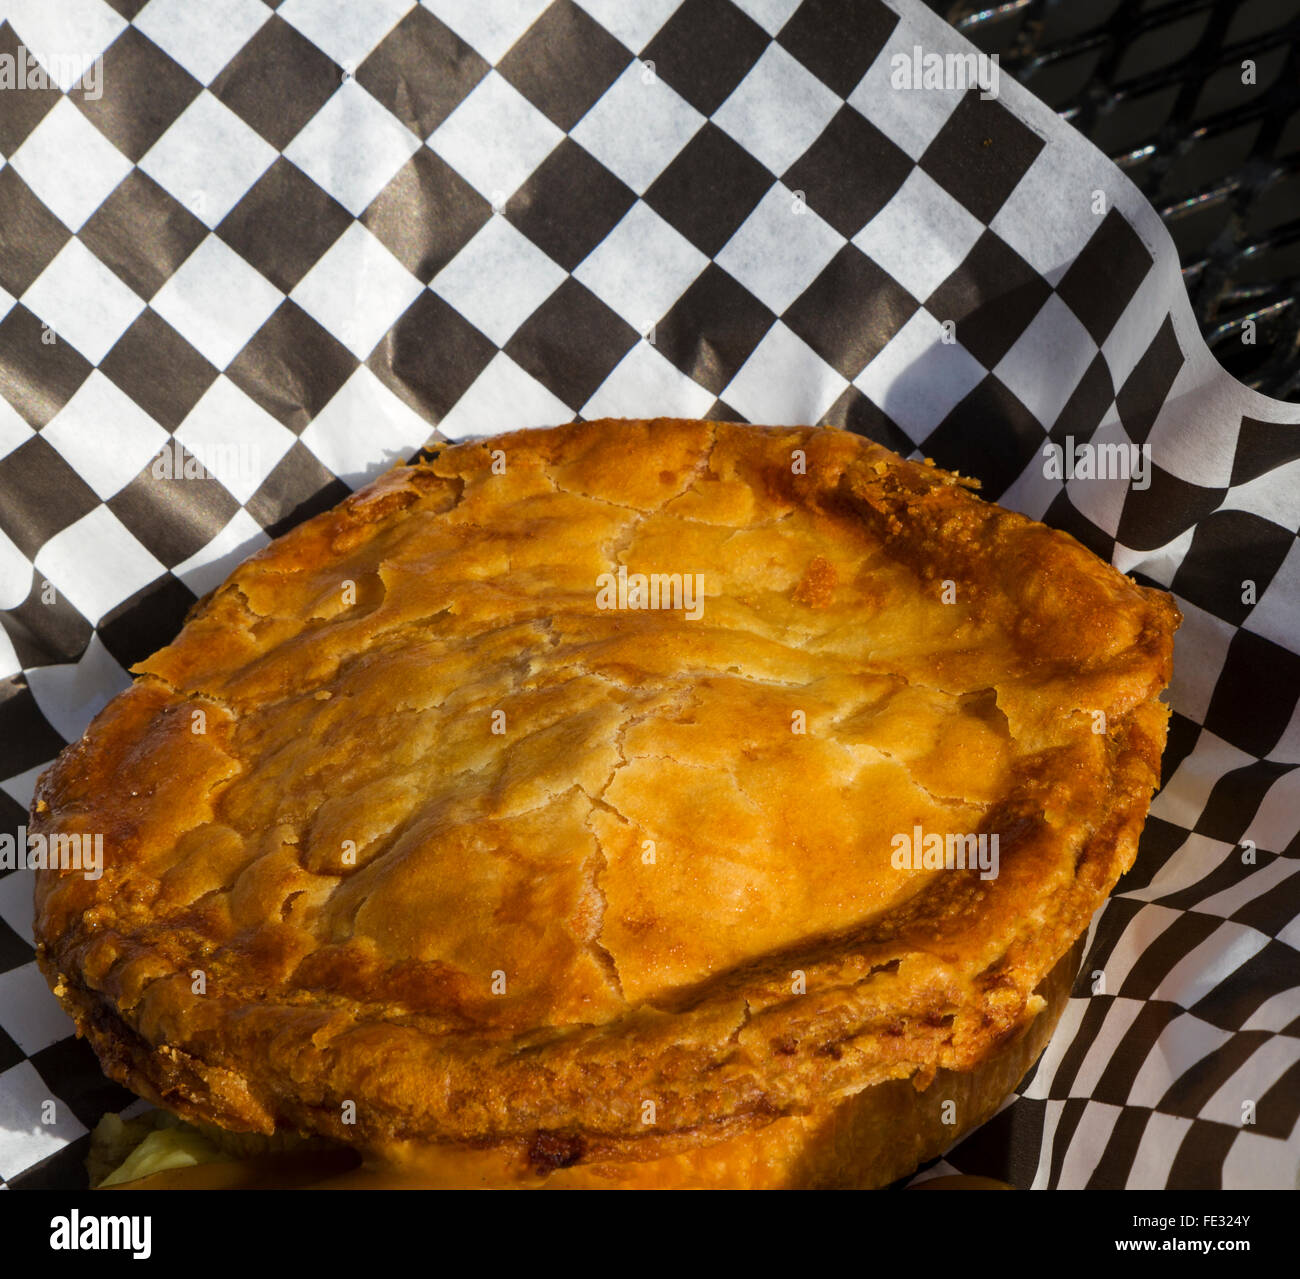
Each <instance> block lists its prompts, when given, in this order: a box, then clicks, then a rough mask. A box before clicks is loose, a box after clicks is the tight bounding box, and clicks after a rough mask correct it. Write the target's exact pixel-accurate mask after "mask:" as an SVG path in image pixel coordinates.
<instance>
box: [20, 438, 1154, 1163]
mask: <svg viewBox="0 0 1300 1279" xmlns="http://www.w3.org/2000/svg"><path fill="white" fill-rule="evenodd" d="M971 487H972V482H971V481H969V480H965V479H961V478H959V477H957V476H954V475H950V474H947V473H945V472H943V471H940V470H937V469H935V468H934V467H933V466H931V465H929V464H920V463H912V462H907V461H904V460H902V459H901V458H899V457H898V456H896V455H895V454H893V453H891V452H889V451H887V450H886V449H884V448H881V447H879V446H878V445H876V444H873V443H871V442H869V441H867V440H865V439H862V438H860V437H858V436H855V435H853V434H850V433H848V432H844V431H839V430H834V429H825V428H821V429H817V428H812V429H809V428H760V427H751V426H740V425H732V424H727V423H712V422H699V421H674V420H656V421H598V422H588V423H580V424H573V425H570V426H566V427H560V428H556V429H553V430H530V431H521V432H517V433H515V434H510V435H503V436H499V437H496V438H493V439H489V440H486V441H483V442H478V443H465V444H461V445H457V446H454V447H448V448H446V449H445V450H444V451H442V452H441V453H440V454H439V455H437V456H436V457H434V458H433V459H432V460H430V461H426V462H422V463H420V464H418V465H414V466H406V467H398V468H396V469H394V470H392V471H390V472H388V473H387V474H386V475H384V476H382V477H381V478H380V479H379V480H377V481H376V482H375V483H373V484H371V485H370V486H369V487H367V488H365V489H363V490H361V491H360V492H358V493H356V494H354V495H353V496H351V497H349V498H348V499H347V500H346V501H344V502H343V503H341V504H340V505H339V506H338V507H336V508H335V509H333V510H331V511H329V512H326V513H325V514H322V515H319V516H317V517H315V518H314V519H311V520H308V521H307V522H306V523H304V524H302V525H301V526H300V527H298V528H296V529H294V530H293V531H292V532H290V533H288V534H287V535H285V536H284V537H282V538H280V539H278V540H277V541H275V542H273V543H272V544H271V545H269V546H268V547H266V548H265V549H264V550H262V551H260V552H259V553H258V554H256V555H254V556H253V557H252V558H251V559H249V560H247V561H246V562H245V563H244V564H242V565H241V566H240V567H239V568H238V569H236V570H235V572H234V573H232V574H231V576H230V577H229V578H228V579H227V581H226V582H225V583H224V584H223V585H222V586H221V587H219V588H218V589H217V590H215V591H214V592H213V593H212V594H211V595H209V596H208V597H207V598H205V599H204V600H202V601H200V602H199V604H197V605H196V606H195V608H194V610H193V611H192V613H191V614H190V617H189V619H188V620H187V622H186V625H185V627H184V629H183V630H182V631H181V633H180V635H179V636H178V637H177V639H176V640H175V642H174V643H172V644H170V645H168V646H167V647H166V648H164V649H162V650H161V651H159V652H158V653H156V654H154V655H153V656H152V657H151V658H149V659H148V660H147V661H144V662H142V663H140V664H139V665H138V666H137V667H135V668H134V670H135V674H136V677H137V678H136V679H135V682H134V683H133V685H132V686H131V687H130V688H129V689H127V690H126V691H125V692H124V693H122V694H121V695H120V696H119V697H117V698H116V699H115V700H114V701H112V702H111V703H110V704H109V705H108V706H107V707H106V708H105V709H104V711H103V712H101V713H100V715H99V716H98V717H97V718H96V719H95V720H94V722H93V723H92V724H91V726H90V728H89V729H88V730H87V732H86V734H85V736H84V737H83V738H82V739H81V741H79V742H77V743H76V744H74V745H73V746H71V747H69V748H68V749H67V750H66V751H65V752H64V753H63V755H61V756H60V758H59V759H58V761H57V762H56V763H55V764H54V766H53V767H52V768H51V769H50V770H49V771H48V772H47V773H46V774H45V775H44V777H43V778H42V780H41V782H40V784H39V787H38V789H37V793H36V797H35V799H34V801H33V813H32V829H33V830H34V831H36V832H40V833H44V834H46V835H53V834H64V835H69V834H94V833H102V835H103V840H104V867H103V873H102V876H101V877H100V878H98V879H91V878H87V877H86V876H85V875H83V874H80V873H78V872H76V871H75V870H64V871H55V870H51V871H46V872H43V873H41V874H40V876H39V878H38V884H37V894H36V901H37V923H36V932H37V939H38V947H39V948H38V958H39V961H40V964H41V967H42V970H43V971H44V972H45V974H46V976H47V978H48V979H49V981H50V983H51V985H52V986H53V988H54V990H55V993H56V994H57V995H58V997H59V998H60V1000H61V1001H62V1002H63V1005H64V1007H65V1008H67V1010H68V1011H69V1012H70V1013H71V1014H72V1016H73V1017H74V1018H75V1019H76V1022H77V1026H78V1028H79V1030H80V1031H81V1032H82V1033H84V1034H85V1035H86V1036H87V1037H88V1038H89V1040H90V1042H91V1044H92V1045H93V1046H94V1048H95V1051H96V1052H97V1053H98V1055H99V1058H100V1060H101V1062H102V1063H103V1066H104V1069H105V1070H106V1072H107V1073H108V1074H109V1075H110V1076H112V1077H113V1078H114V1079H116V1080H119V1081H121V1082H122V1083H124V1084H126V1085H127V1086H129V1087H131V1088H133V1089H134V1090H135V1091H136V1092H138V1093H140V1094H141V1095H142V1096H145V1097H147V1098H150V1099H151V1100H153V1101H154V1102H155V1103H156V1104H159V1105H161V1106H164V1107H166V1108H167V1109H168V1110H169V1111H172V1112H174V1113H175V1114H177V1115H179V1116H181V1117H183V1118H187V1119H192V1120H196V1121H200V1122H202V1123H205V1124H210V1125H216V1126H217V1127H219V1128H220V1129H224V1130H228V1131H230V1132H234V1133H260V1134H284V1133H303V1134H312V1135H315V1136H317V1137H324V1138H328V1139H331V1140H333V1141H337V1142H340V1143H345V1144H346V1145H348V1146H350V1147H353V1148H355V1149H356V1150H359V1151H361V1152H362V1153H363V1154H364V1156H365V1158H366V1160H367V1166H368V1167H370V1168H374V1167H376V1166H378V1165H381V1164H382V1165H383V1166H384V1167H386V1168H388V1169H389V1170H392V1169H398V1170H399V1172H398V1174H397V1175H398V1176H400V1177H405V1178H407V1179H408V1181H409V1183H410V1184H416V1183H421V1184H524V1185H536V1184H546V1185H695V1184H710V1185H739V1184H762V1185H822V1184H827V1185H829V1184H836V1185H845V1184H848V1185H873V1184H881V1183H883V1182H887V1181H889V1180H891V1179H893V1178H895V1177H898V1176H900V1175H902V1174H904V1173H906V1172H907V1171H909V1170H910V1169H911V1168H913V1167H915V1166H916V1164H917V1163H918V1162H919V1161H921V1160H923V1159H925V1158H928V1157H930V1156H932V1155H933V1154H936V1153H938V1151H939V1150H941V1149H943V1148H944V1147H945V1146H946V1145H948V1144H950V1142H951V1141H952V1140H953V1139H954V1138H955V1136H956V1135H957V1134H959V1133H960V1132H961V1131H964V1130H965V1128H967V1127H969V1126H970V1125H971V1124H972V1123H974V1122H978V1121H979V1120H981V1119H982V1118H984V1117H986V1116H987V1114H989V1113H991V1111H992V1110H993V1109H994V1108H996V1106H997V1104H998V1103H999V1102H1000V1101H1001V1100H1002V1099H1003V1098H1004V1097H1005V1095H1006V1094H1007V1092H1009V1091H1010V1090H1011V1088H1013V1087H1014V1085H1015V1083H1016V1081H1017V1080H1018V1078H1019V1077H1020V1075H1022V1074H1023V1073H1024V1070H1025V1069H1026V1068H1027V1067H1028V1065H1029V1064H1030V1063H1031V1062H1032V1061H1033V1059H1034V1057H1035V1056H1036V1055H1037V1051H1038V1050H1039V1049H1040V1048H1041V1046H1042V1042H1043V1041H1044V1040H1045V1037H1046V1034H1047V1033H1048V1032H1049V1031H1050V1025H1051V1022H1052V1021H1053V1020H1054V1016H1055V1013H1056V1012H1058V1011H1059V1008H1060V1004H1061V1000H1062V999H1063V997H1064V995H1065V993H1066V991H1068V987H1069V984H1070V982H1071V980H1072V978H1073V969H1072V967H1071V960H1070V958H1069V952H1071V948H1072V946H1073V945H1074V943H1075V941H1076V939H1077V938H1079V937H1080V935H1081V934H1082V933H1083V932H1084V930H1085V929H1086V927H1087V925H1088V922H1089V920H1090V918H1091V916H1092V914H1093V912H1094V911H1095V910H1096V909H1097V908H1098V906H1099V905H1100V904H1101V903H1102V901H1103V900H1104V899H1105V897H1106V895H1107V893H1108V892H1109V891H1110V890H1111V888H1112V887H1113V885H1114V884H1115V881H1116V880H1117V878H1118V877H1119V875H1120V874H1121V873H1122V872H1123V871H1124V870H1126V869H1127V868H1128V867H1129V866H1130V865H1131V863H1132V861H1133V857H1134V855H1135V850H1136V846H1137V840H1138V835H1139V832H1140V830H1141V828H1142V824H1143V821H1144V819H1145V816H1146V811H1147V806H1148V803H1149V799H1150V796H1151V793H1152V790H1153V788H1154V787H1155V785H1156V784H1157V782H1158V778H1159V764H1160V753H1161V750H1162V748H1163V744H1164V738H1165V726H1166V718H1167V713H1166V710H1165V708H1164V706H1163V705H1162V704H1161V703H1160V702H1159V701H1158V700H1157V698H1158V695H1159V693H1160V692H1161V690H1162V689H1163V688H1164V686H1165V685H1166V683H1167V682H1168V679H1169V675H1170V664H1171V653H1172V636H1173V631H1174V629H1175V627H1176V626H1177V624H1178V621H1179V617H1178V612H1177V610H1176V608H1175V607H1174V605H1173V604H1172V602H1171V601H1170V599H1169V597H1168V596H1166V595H1165V594H1163V593H1161V592H1158V591H1154V590H1149V589H1146V588H1143V587H1140V586H1138V585H1136V584H1135V583H1133V582H1132V581H1130V580H1129V579H1127V578H1126V577H1124V576H1123V575H1121V574H1120V573H1119V572H1117V571H1116V570H1114V569H1113V568H1111V567H1110V566H1108V565H1107V564H1105V563H1103V562H1102V561H1101V560H1099V559H1098V558H1097V557H1096V556H1094V555H1093V554H1092V553H1091V552H1089V551H1087V550H1085V549H1084V548H1083V547H1082V546H1080V545H1079V544H1078V543H1077V542H1075V541H1074V540H1073V539H1072V538H1070V537H1068V536H1067V535H1065V534H1064V533H1060V532H1056V531H1053V530H1051V529H1048V528H1046V527H1044V526H1043V525H1041V524H1037V523H1034V522H1033V521H1031V520H1029V519H1026V518H1025V517H1023V516H1021V515H1017V514H1014V513H1012V512H1009V511H1005V510H1002V509H1000V508H998V507H996V506H994V505H991V504H989V503H985V502H983V501H981V500H980V499H979V498H977V497H976V496H974V494H973V493H972V492H971V491H970V490H971ZM1073 961H1074V963H1075V964H1077V952H1075V954H1074V956H1073ZM945 1103H948V1104H945Z"/></svg>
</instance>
